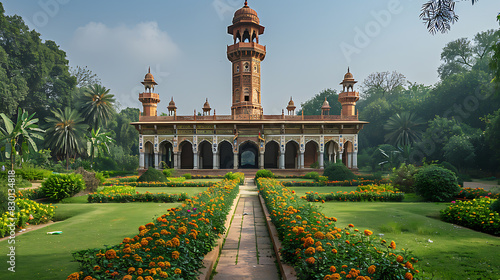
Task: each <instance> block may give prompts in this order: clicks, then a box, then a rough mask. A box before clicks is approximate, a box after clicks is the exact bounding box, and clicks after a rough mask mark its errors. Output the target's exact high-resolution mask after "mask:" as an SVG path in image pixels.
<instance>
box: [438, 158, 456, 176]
mask: <svg viewBox="0 0 500 280" xmlns="http://www.w3.org/2000/svg"><path fill="white" fill-rule="evenodd" d="M438 166H441V167H443V168H446V169H448V170H450V171H452V172H453V173H455V175H457V176H458V169H457V168H456V167H455V166H454V165H453V164H451V163H449V162H447V161H443V162H441V163H440V164H438Z"/></svg>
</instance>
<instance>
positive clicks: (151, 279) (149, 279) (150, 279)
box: [144, 276, 154, 280]
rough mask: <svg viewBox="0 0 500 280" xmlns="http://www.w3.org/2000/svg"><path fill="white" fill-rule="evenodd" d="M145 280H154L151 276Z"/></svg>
mask: <svg viewBox="0 0 500 280" xmlns="http://www.w3.org/2000/svg"><path fill="white" fill-rule="evenodd" d="M144 280H154V278H153V277H151V276H146V277H144Z"/></svg>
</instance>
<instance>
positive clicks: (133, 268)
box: [127, 267, 135, 274]
mask: <svg viewBox="0 0 500 280" xmlns="http://www.w3.org/2000/svg"><path fill="white" fill-rule="evenodd" d="M134 272H135V267H129V268H128V270H127V273H128V274H132V273H134Z"/></svg>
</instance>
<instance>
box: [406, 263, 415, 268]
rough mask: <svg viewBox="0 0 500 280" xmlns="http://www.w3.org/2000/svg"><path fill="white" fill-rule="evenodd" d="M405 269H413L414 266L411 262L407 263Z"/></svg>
mask: <svg viewBox="0 0 500 280" xmlns="http://www.w3.org/2000/svg"><path fill="white" fill-rule="evenodd" d="M405 267H406V268H408V269H413V265H412V264H411V263H410V262H406V263H405Z"/></svg>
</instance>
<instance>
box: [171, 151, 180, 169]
mask: <svg viewBox="0 0 500 280" xmlns="http://www.w3.org/2000/svg"><path fill="white" fill-rule="evenodd" d="M177 154H178V153H174V160H173V162H172V168H174V169H177V168H178V167H177V163H178V161H179V160H178V159H177V157H178V155H177Z"/></svg>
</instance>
